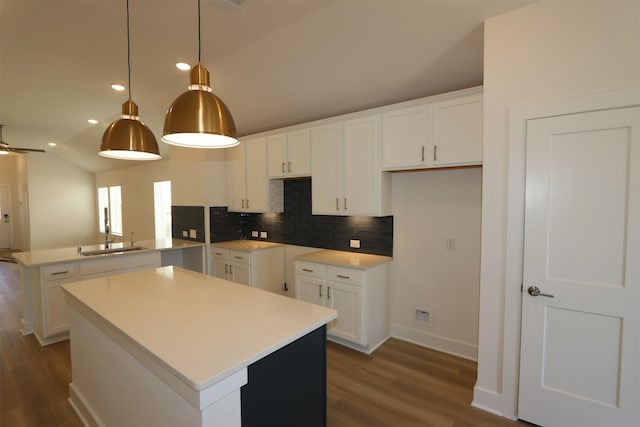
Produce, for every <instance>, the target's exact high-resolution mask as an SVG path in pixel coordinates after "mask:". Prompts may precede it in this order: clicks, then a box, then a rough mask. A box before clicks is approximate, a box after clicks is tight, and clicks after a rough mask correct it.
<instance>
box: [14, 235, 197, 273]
mask: <svg viewBox="0 0 640 427" xmlns="http://www.w3.org/2000/svg"><path fill="white" fill-rule="evenodd" d="M133 245H135V246H141V247H143V248H144V249H140V250H136V251H131V252H118V253H115V254H100V255H90V256H85V255H81V254H79V253H78V248H77V247H74V248H59V249H42V250H36V251H28V252H16V253H13V254H12V256H13V257H14V258H15V259H17V260H18V261H20V263H22V264H23V265H24V266H26V267H36V266H39V265H45V264H54V263H58V262H67V261H78V260H87V259H93V258H96V257H109V256H111V257H113V256H126V255H127V254H136V253H141V252H149V251H166V250H171V249H182V248H189V247H196V246H204V243H200V242H194V241H189V240H180V239H157V240H140V241H135V242H134V243H133ZM127 246H132V244H131V242H114V243H109V248H114V249H115V248H122V247H127ZM100 249H104V244H99V245H85V246H82V247H81V250H82V251H93V250H100Z"/></svg>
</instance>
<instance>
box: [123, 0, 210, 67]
mask: <svg viewBox="0 0 640 427" xmlns="http://www.w3.org/2000/svg"><path fill="white" fill-rule="evenodd" d="M127 1H129V0H127ZM200 20H201V18H200V0H198V62H200V59H201V58H200V56H201V54H202V36H201V35H200Z"/></svg>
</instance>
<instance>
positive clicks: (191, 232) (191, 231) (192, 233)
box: [189, 228, 196, 239]
mask: <svg viewBox="0 0 640 427" xmlns="http://www.w3.org/2000/svg"><path fill="white" fill-rule="evenodd" d="M189 237H190V238H192V239H195V238H196V230H194V229H193V228H192V229H191V230H189Z"/></svg>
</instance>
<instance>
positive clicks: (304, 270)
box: [296, 261, 327, 278]
mask: <svg viewBox="0 0 640 427" xmlns="http://www.w3.org/2000/svg"><path fill="white" fill-rule="evenodd" d="M296 274H300V275H302V276H310V277H320V278H325V277H327V267H326V266H324V265H323V264H316V263H314V262H307V261H296Z"/></svg>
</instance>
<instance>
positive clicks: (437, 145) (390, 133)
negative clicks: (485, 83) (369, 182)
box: [382, 88, 482, 170]
mask: <svg viewBox="0 0 640 427" xmlns="http://www.w3.org/2000/svg"><path fill="white" fill-rule="evenodd" d="M382 158H383V160H382V165H383V168H384V170H407V169H425V168H439V167H452V166H469V165H480V164H482V89H481V88H474V89H469V90H464V91H459V92H455V93H453V94H446V95H441V96H437V97H433V98H425V99H423V100H420V101H417V102H410V103H404V104H399V105H397V106H396V108H392V109H390V110H388V111H386V112H384V113H383V115H382Z"/></svg>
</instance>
